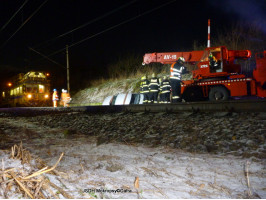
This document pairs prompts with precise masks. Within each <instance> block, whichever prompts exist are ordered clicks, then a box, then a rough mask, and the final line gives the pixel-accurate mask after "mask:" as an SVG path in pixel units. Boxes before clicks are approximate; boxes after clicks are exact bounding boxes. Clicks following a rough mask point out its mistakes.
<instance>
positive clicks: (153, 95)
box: [148, 73, 159, 103]
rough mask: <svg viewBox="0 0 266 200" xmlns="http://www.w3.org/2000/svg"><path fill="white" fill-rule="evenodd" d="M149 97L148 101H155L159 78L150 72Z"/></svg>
mask: <svg viewBox="0 0 266 200" xmlns="http://www.w3.org/2000/svg"><path fill="white" fill-rule="evenodd" d="M149 90H150V99H149V101H148V102H149V103H157V102H158V101H157V99H158V93H159V79H158V78H157V77H156V75H155V73H153V74H152V78H151V81H150V84H149Z"/></svg>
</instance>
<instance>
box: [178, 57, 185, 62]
mask: <svg viewBox="0 0 266 200" xmlns="http://www.w3.org/2000/svg"><path fill="white" fill-rule="evenodd" d="M178 61H181V62H183V63H184V62H185V61H186V60H185V58H184V57H179V58H178Z"/></svg>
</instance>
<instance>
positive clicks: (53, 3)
mask: <svg viewBox="0 0 266 200" xmlns="http://www.w3.org/2000/svg"><path fill="white" fill-rule="evenodd" d="M131 1H132V0H48V1H47V2H46V3H45V4H44V5H43V6H42V7H41V8H40V9H39V10H38V12H37V13H36V14H35V15H34V16H32V17H31V18H30V19H29V20H28V21H27V23H26V24H25V25H24V26H23V27H22V28H21V29H20V30H19V31H18V32H17V33H16V34H15V35H14V36H13V37H12V38H11V39H9V38H10V37H11V36H12V34H13V33H14V32H15V31H16V30H17V29H18V28H19V27H20V26H21V24H22V23H23V22H25V20H27V19H28V18H29V17H30V16H31V15H32V13H34V12H35V11H36V10H37V8H38V7H39V6H40V5H41V4H42V3H44V2H45V0H28V2H27V3H26V4H25V6H24V7H23V9H21V11H20V12H18V14H17V15H16V16H15V17H14V18H13V19H12V21H11V22H10V23H9V24H8V25H7V26H6V27H5V28H4V29H3V30H1V31H0V78H1V79H2V80H4V81H5V80H6V79H7V78H8V77H9V76H11V75H13V74H16V73H18V72H25V71H27V70H30V69H42V70H47V71H51V72H52V73H54V75H56V76H58V77H60V76H63V77H64V76H65V70H64V69H63V68H61V67H60V66H58V65H56V64H54V63H52V62H50V61H48V60H47V59H43V58H42V57H41V56H40V55H38V54H37V53H35V52H33V51H30V50H29V47H31V48H33V49H35V50H37V51H38V52H40V53H42V54H44V55H46V56H47V55H50V54H52V53H54V52H56V51H58V50H61V49H63V48H64V47H65V45H67V44H68V45H72V44H74V43H77V42H79V41H81V40H83V39H84V38H87V37H90V36H93V35H95V34H98V33H100V32H102V31H104V30H106V29H108V28H110V27H114V26H116V25H118V24H120V23H122V22H124V21H125V20H129V19H131V18H133V17H136V16H139V15H142V14H143V13H145V12H147V11H151V10H152V9H154V8H156V7H159V6H161V5H163V4H165V3H167V2H171V0H136V1H132V2H133V3H132V4H131V5H128V6H127V7H125V8H123V9H121V10H118V11H117V9H118V8H119V7H121V6H123V5H125V4H129V3H130V2H131ZM24 2H25V0H0V13H1V17H0V28H2V27H3V26H4V24H6V22H7V21H8V20H9V19H10V18H11V16H12V15H13V14H14V13H15V12H16V11H17V10H18V9H19V8H20V6H21V5H22V4H23V3H24ZM265 10H266V7H265V0H182V1H181V0H176V1H175V2H173V3H170V4H169V5H166V6H163V7H161V8H159V9H158V10H155V11H153V12H150V13H148V14H145V15H143V16H140V17H139V18H137V19H134V20H132V21H130V22H128V23H125V24H123V25H120V26H118V27H116V28H114V29H112V30H109V31H105V32H104V33H102V34H99V35H97V36H96V37H93V38H91V39H88V40H86V41H85V42H82V43H80V44H78V45H75V46H73V47H71V48H70V49H69V55H70V67H71V73H72V74H73V75H74V74H76V75H77V74H78V73H83V72H84V73H83V74H84V76H83V77H82V78H86V76H87V77H89V78H93V77H92V76H93V75H92V74H94V73H95V77H98V76H100V73H104V70H99V69H100V68H101V69H104V68H105V67H106V66H107V65H108V64H110V63H114V62H115V61H116V60H117V58H118V57H121V56H123V55H126V54H129V53H136V54H141V55H143V54H144V53H147V52H156V51H157V52H164V51H183V50H192V49H191V48H192V45H193V42H194V40H197V41H199V42H200V43H202V44H205V43H207V41H206V39H207V20H208V18H210V19H211V31H212V37H215V33H216V30H218V29H220V30H221V29H226V28H227V27H228V28H229V27H230V26H231V25H232V23H234V22H236V21H238V20H244V21H255V22H256V23H258V26H261V28H262V29H264V31H265V33H266V23H265V18H266V16H265ZM111 11H113V12H114V13H113V14H111V15H109V16H107V17H105V18H103V19H100V20H98V21H95V22H94V23H91V24H90V25H88V26H86V27H84V28H81V29H78V30H77V31H74V32H72V33H71V34H68V35H66V36H64V37H60V38H57V39H56V40H52V41H49V40H51V39H53V38H55V37H57V36H59V35H61V34H63V33H66V32H68V31H70V30H72V29H74V28H77V27H79V26H81V25H83V24H85V23H87V22H89V21H91V20H93V19H96V18H98V17H101V16H103V15H105V14H107V13H108V12H111ZM47 41H48V42H47ZM50 58H51V59H53V60H54V61H56V62H58V63H60V64H62V65H65V63H66V62H65V52H60V53H57V54H55V55H53V56H51V57H50ZM97 69H98V70H97ZM77 76H78V75H77ZM72 80H73V79H72ZM63 84H64V83H63Z"/></svg>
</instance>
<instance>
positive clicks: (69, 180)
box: [0, 140, 266, 198]
mask: <svg viewBox="0 0 266 200" xmlns="http://www.w3.org/2000/svg"><path fill="white" fill-rule="evenodd" d="M43 150H44V149H40V151H43ZM48 151H50V152H61V151H62V152H65V156H64V158H63V159H62V161H61V162H60V164H59V166H58V167H57V170H58V171H61V172H64V174H65V176H62V177H58V176H56V175H51V174H47V175H46V176H47V177H48V178H49V180H50V181H51V182H53V183H54V184H56V185H58V186H59V187H61V188H63V189H64V190H65V191H66V192H68V193H69V194H70V195H72V196H73V197H75V198H90V197H97V198H246V197H247V196H248V195H247V194H248V187H247V177H246V176H245V173H244V170H245V169H244V168H245V165H246V162H247V160H245V159H240V158H236V157H232V156H228V157H224V156H215V155H208V154H191V153H186V152H184V151H179V150H172V149H164V148H147V147H143V146H130V145H121V144H104V145H100V146H96V145H95V144H94V143H93V142H90V141H89V140H88V141H86V143H85V141H82V142H77V141H76V142H74V143H72V145H71V144H68V145H67V146H65V144H62V145H54V146H50V148H49V150H48ZM58 157H59V154H57V156H51V157H47V158H46V159H45V160H46V161H47V162H48V164H50V165H53V164H54V163H55V162H56V160H57V159H58ZM0 159H1V160H2V159H3V160H4V162H5V163H6V164H5V165H6V168H9V167H10V168H12V167H18V166H19V163H18V162H17V161H12V160H10V159H9V158H8V156H7V155H6V153H4V152H0ZM248 171H249V174H248V175H249V179H250V185H251V191H252V193H253V194H254V195H255V196H253V198H255V197H256V196H257V197H260V198H266V191H265V188H266V182H265V165H264V164H263V163H259V162H251V164H250V165H249V166H248ZM136 177H139V188H138V193H137V189H136V188H135V187H134V182H135V178H136ZM97 189H98V190H101V189H103V190H106V192H102V193H101V192H97ZM85 191H86V192H85ZM94 191H95V192H94ZM115 191H116V192H115ZM121 191H126V192H124V193H122V192H121ZM87 192H88V193H87ZM0 197H1V194H0ZM2 197H3V196H2ZM18 197H19V196H17V198H18Z"/></svg>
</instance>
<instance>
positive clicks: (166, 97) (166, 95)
mask: <svg viewBox="0 0 266 200" xmlns="http://www.w3.org/2000/svg"><path fill="white" fill-rule="evenodd" d="M160 90H161V95H160V96H161V100H160V101H161V103H170V92H171V86H170V83H169V80H168V79H167V77H166V76H164V77H163V81H162V82H161V85H160Z"/></svg>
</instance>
